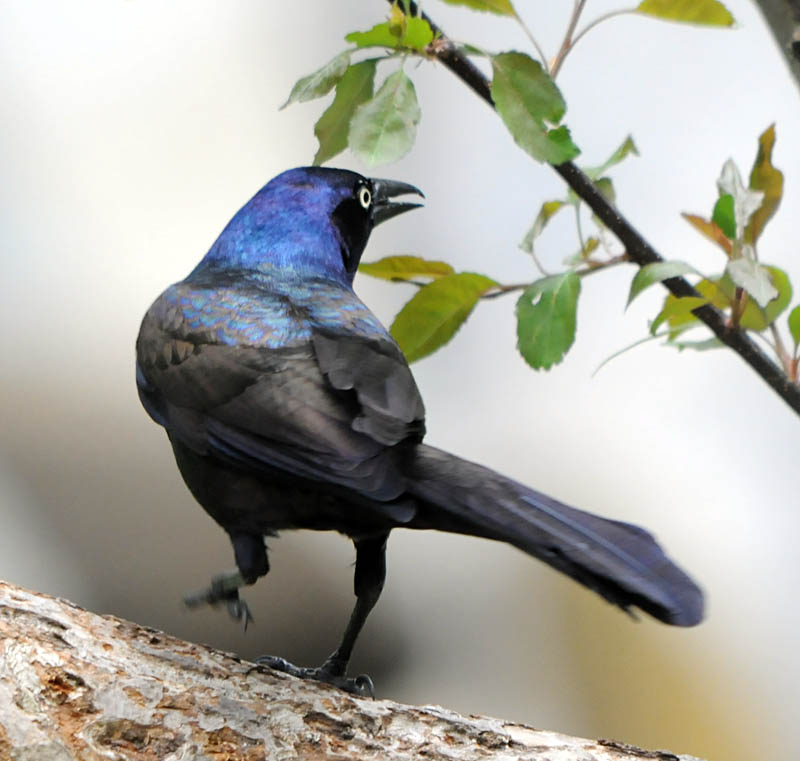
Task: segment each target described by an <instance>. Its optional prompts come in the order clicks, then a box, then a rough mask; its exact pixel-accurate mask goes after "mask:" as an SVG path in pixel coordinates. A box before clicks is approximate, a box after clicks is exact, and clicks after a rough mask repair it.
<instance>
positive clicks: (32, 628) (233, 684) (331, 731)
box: [0, 581, 689, 761]
mask: <svg viewBox="0 0 800 761" xmlns="http://www.w3.org/2000/svg"><path fill="white" fill-rule="evenodd" d="M295 758H302V759H315V760H316V759H320V760H322V759H337V761H344V760H345V759H362V760H363V759H375V760H376V761H377V760H378V759H380V760H381V761H395V760H396V759H403V761H406V760H408V761H411V759H420V758H422V759H434V760H436V759H448V760H449V761H458V760H459V759H539V760H540V761H544V760H545V759H546V760H547V761H623V760H630V759H655V760H656V761H658V760H660V761H678V759H679V758H682V759H685V760H687V759H688V758H689V757H687V756H683V757H678V756H675V755H673V754H671V753H665V752H651V751H644V750H641V749H639V748H635V747H632V746H627V745H623V744H620V743H616V742H610V741H604V740H601V741H591V740H583V739H579V738H575V737H567V736H565V735H561V734H557V733H555V732H546V731H540V730H535V729H532V728H530V727H526V726H523V725H520V724H512V723H507V722H504V721H501V720H498V719H490V718H485V717H478V716H470V717H463V716H459V715H458V714H456V713H453V712H451V711H447V710H445V709H443V708H439V707H436V706H423V707H416V706H408V705H402V704H399V703H393V702H391V701H388V700H369V699H362V698H355V697H353V696H351V695H347V694H345V693H343V692H340V691H339V690H336V689H334V688H332V687H328V686H326V685H321V684H315V683H310V682H304V681H302V680H298V679H295V678H293V677H289V676H286V675H284V674H279V673H275V672H271V671H261V670H255V669H254V667H253V665H252V664H250V663H248V662H246V661H242V660H241V659H239V658H237V657H236V656H234V655H231V654H230V653H223V652H220V651H218V650H213V649H211V648H208V647H205V646H203V645H195V644H192V643H189V642H184V641H181V640H178V639H175V638H174V637H170V636H168V635H165V634H163V633H162V632H159V631H156V630H153V629H148V628H145V627H142V626H138V625H136V624H133V623H130V622H129V621H123V620H121V619H118V618H113V617H111V616H98V615H95V614H93V613H90V612H88V611H86V610H83V609H82V608H79V607H77V606H76V605H73V604H71V603H69V602H66V601H64V600H59V599H56V598H53V597H49V596H47V595H41V594H35V593H32V592H29V591H27V590H24V589H21V588H19V587H15V586H13V585H11V584H8V583H5V582H2V581H0V759H2V761H70V760H71V759H81V761H94V760H95V759H97V761H99V760H100V759H106V760H107V759H124V760H127V759H131V761H134V760H135V761H147V760H149V759H166V760H168V761H189V760H191V759H198V760H200V759H203V761H212V760H213V761H239V759H241V760H242V761H245V760H247V761H257V760H260V759H295Z"/></svg>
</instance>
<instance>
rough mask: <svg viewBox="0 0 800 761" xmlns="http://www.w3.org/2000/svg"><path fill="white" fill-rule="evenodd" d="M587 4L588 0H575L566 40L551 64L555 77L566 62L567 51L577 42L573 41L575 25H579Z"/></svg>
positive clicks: (553, 76) (551, 74) (551, 70)
mask: <svg viewBox="0 0 800 761" xmlns="http://www.w3.org/2000/svg"><path fill="white" fill-rule="evenodd" d="M585 5H586V0H575V7H574V8H573V10H572V16H571V18H570V20H569V26H568V27H567V33H566V34H565V35H564V41H563V42H562V43H561V48H560V50H559V51H558V53H557V55H556V57H555V58H554V59H553V63H552V64H550V76H551V77H552V78H553V79H555V78H556V76H558V72H559V70H560V69H561V64H562V63H564V59H565V58H566V57H567V53H569V51H570V50H572V46H573V45H574V44H575V43H574V42H573V41H572V35H573V34H575V27H576V26H577V25H578V19H579V18H580V17H581V13H582V12H583V8H584V6H585Z"/></svg>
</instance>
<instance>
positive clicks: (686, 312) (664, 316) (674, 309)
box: [650, 293, 709, 335]
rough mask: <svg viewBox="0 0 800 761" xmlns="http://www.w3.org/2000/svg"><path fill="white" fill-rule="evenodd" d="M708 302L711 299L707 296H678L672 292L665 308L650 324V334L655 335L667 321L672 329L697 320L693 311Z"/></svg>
mask: <svg viewBox="0 0 800 761" xmlns="http://www.w3.org/2000/svg"><path fill="white" fill-rule="evenodd" d="M708 302H709V299H707V298H706V297H705V296H681V297H680V298H678V297H677V296H673V295H672V294H671V293H670V294H669V295H668V296H667V298H666V299H665V300H664V306H663V308H662V309H661V311H660V312H659V313H658V315H657V316H656V319H655V320H653V323H652V325H650V334H651V335H655V333H656V331H657V330H658V329H659V328H660V327H661V326H662V325H663V324H664V323H665V322H666V323H667V324H668V325H669V327H670V329H671V330H675V329H677V328H681V327H682V326H686V325H688V324H689V323H692V322H696V321H697V317H695V316H694V315H693V314H692V311H693V310H695V309H697V308H698V307H701V306H704V305H705V304H708Z"/></svg>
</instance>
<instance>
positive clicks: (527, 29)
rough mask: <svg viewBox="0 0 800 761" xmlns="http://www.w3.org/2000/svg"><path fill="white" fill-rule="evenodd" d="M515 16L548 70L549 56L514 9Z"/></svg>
mask: <svg viewBox="0 0 800 761" xmlns="http://www.w3.org/2000/svg"><path fill="white" fill-rule="evenodd" d="M584 2H585V0H584ZM514 18H515V19H516V22H517V23H518V24H519V25H520V27H522V31H523V32H525V36H526V37H527V38H528V39H529V40H530V43H531V45H533V47H534V49H535V50H536V54H537V55H538V56H539V58H541V59H542V66H544V68H545V70H547V69H548V65H547V56H545V54H544V51H543V50H542V48H541V47H540V46H539V43H538V42H536V38H535V37H534V36H533V33H532V32H531V30H530V29H529V28H528V25H527V24H526V23H525V21H523V19H522V16H520V15H519V13H517V12H516V11H514Z"/></svg>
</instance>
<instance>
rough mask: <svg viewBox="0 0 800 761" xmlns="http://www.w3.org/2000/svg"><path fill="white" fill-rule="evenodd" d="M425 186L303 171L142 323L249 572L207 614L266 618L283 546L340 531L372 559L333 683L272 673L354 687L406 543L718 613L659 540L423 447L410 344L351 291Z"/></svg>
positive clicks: (659, 613) (144, 368)
mask: <svg viewBox="0 0 800 761" xmlns="http://www.w3.org/2000/svg"><path fill="white" fill-rule="evenodd" d="M412 193H413V194H418V195H420V196H421V195H422V193H421V192H420V191H419V190H418V189H417V188H415V187H413V186H412V185H407V184H405V183H401V182H393V181H388V180H378V179H368V178H366V177H362V176H361V175H359V174H356V173H354V172H349V171H344V170H338V169H326V168H319V167H313V168H300V169H292V170H289V171H287V172H284V173H283V174H280V175H278V176H277V177H275V178H274V179H273V180H272V181H271V182H269V183H268V184H267V185H265V186H264V187H263V188H262V189H261V190H259V191H258V193H256V195H255V196H254V197H253V198H252V199H251V200H250V201H248V202H247V204H245V206H244V207H242V209H240V210H239V211H238V212H237V214H236V215H235V216H234V217H233V219H232V220H231V221H230V222H229V223H228V225H227V227H226V228H225V229H224V230H223V231H222V234H221V235H220V236H219V238H217V240H216V241H215V242H214V244H213V245H212V246H211V249H210V250H209V252H208V253H207V254H206V255H205V257H204V258H203V260H202V261H201V262H200V263H199V264H198V265H197V267H196V268H195V269H194V270H193V271H192V272H191V274H190V275H189V276H188V277H187V278H186V279H185V280H182V281H181V282H179V283H176V284H175V285H172V286H170V287H169V288H168V289H167V290H166V291H164V293H163V294H161V296H160V297H159V298H158V299H157V300H156V302H155V303H154V304H153V305H152V306H151V307H150V310H149V311H148V312H147V314H146V315H145V317H144V320H143V322H142V326H141V331H140V333H139V338H138V341H137V345H136V351H137V365H136V381H137V385H138V389H139V396H140V398H141V401H142V404H143V405H144V407H145V409H146V410H147V412H148V413H149V414H150V416H151V417H152V418H153V420H155V421H156V422H157V423H159V424H160V425H162V426H164V428H165V429H166V431H167V435H168V436H169V440H170V442H171V444H172V449H173V451H174V454H175V459H176V460H177V463H178V467H179V468H180V471H181V474H182V475H183V478H184V480H185V481H186V484H187V486H188V487H189V489H190V490H191V492H192V494H193V495H194V496H195V498H196V499H197V501H198V502H199V503H200V504H201V505H202V506H203V507H204V508H205V510H206V511H207V512H208V513H209V514H210V515H211V517H212V518H213V519H214V520H215V521H217V523H219V525H220V526H222V528H223V529H225V531H226V532H227V533H228V535H229V536H230V539H231V542H232V544H233V550H234V555H235V558H236V565H237V567H238V572H232V573H229V574H223V575H220V576H217V577H215V578H214V579H213V580H212V583H211V586H210V587H209V588H208V589H206V590H204V591H203V592H201V593H199V594H197V595H194V596H192V597H190V598H187V602H188V603H189V604H191V605H197V604H201V603H211V604H215V603H225V604H226V605H227V607H228V610H229V611H230V613H231V614H232V615H233V616H234V617H236V618H238V619H240V620H244V622H245V624H246V623H247V620H248V619H249V617H250V614H249V610H248V608H247V605H246V603H245V602H244V601H243V600H241V599H240V598H239V587H241V586H243V585H246V584H252V583H254V582H255V581H256V580H257V579H258V578H259V577H261V576H264V575H265V574H266V573H267V571H268V570H269V564H268V562H267V553H266V547H265V544H264V537H265V536H274V535H276V533H277V532H278V531H279V530H281V529H316V530H319V531H325V530H332V531H339V532H341V533H343V534H346V535H347V536H349V537H350V538H351V539H352V540H353V542H354V544H355V548H356V567H355V595H356V603H355V607H354V609H353V612H352V614H351V618H350V621H349V623H348V625H347V627H346V629H345V632H344V635H343V638H342V640H341V643H340V644H339V647H338V648H337V649H336V651H335V652H334V653H333V654H332V655H331V656H330V657H329V658H328V659H327V660H326V661H325V662H324V663H323V665H322V666H321V667H319V668H317V669H300V668H297V667H294V666H292V665H291V664H288V663H287V662H286V661H284V660H283V659H280V658H268V659H267V661H266V662H267V663H269V664H270V665H272V666H274V667H277V668H281V669H282V670H284V671H288V672H290V673H294V674H299V675H301V676H305V677H310V678H314V679H319V680H322V681H326V682H330V683H332V684H335V685H338V686H340V687H342V688H344V689H347V690H350V691H353V692H358V693H371V690H372V687H371V683H370V682H369V678H368V677H358V678H356V679H349V678H348V677H347V673H346V672H347V664H348V661H349V659H350V654H351V652H352V649H353V645H354V643H355V640H356V637H357V636H358V633H359V631H360V630H361V628H362V626H363V625H364V621H365V620H366V618H367V615H368V614H369V612H370V610H371V609H372V607H373V606H374V605H375V602H376V601H377V599H378V597H379V595H380V593H381V589H382V587H383V582H384V577H385V573H386V565H385V548H386V540H387V538H388V535H389V532H390V531H391V530H392V529H393V528H414V529H438V530H440V531H451V532H456V533H461V534H471V535H474V536H482V537H487V538H489V539H496V540H500V541H503V542H508V543H509V544H512V545H514V546H515V547H518V548H519V549H521V550H523V551H524V552H527V553H529V554H530V555H533V556H534V557H537V558H539V559H540V560H542V561H544V562H545V563H547V564H548V565H550V566H552V567H553V568H555V569H557V570H559V571H561V572H562V573H565V574H567V575H568V576H571V577H572V578H573V579H575V580H576V581H578V582H580V583H581V584H583V585H585V586H586V587H588V588H589V589H592V590H594V591H595V592H597V593H598V594H599V595H601V596H602V597H604V598H605V599H606V600H608V601H609V602H612V603H614V604H616V605H618V606H619V607H621V608H623V609H625V610H629V609H630V608H631V607H632V606H637V607H639V608H641V609H642V610H644V611H646V612H647V613H649V614H651V615H652V616H654V617H655V618H657V619H659V620H660V621H663V622H665V623H668V624H674V625H676V626H692V625H694V624H697V623H698V622H699V621H700V620H701V618H702V615H703V598H702V594H701V592H700V590H699V589H698V588H697V586H696V585H695V584H694V583H693V582H692V580H691V579H690V578H689V577H688V576H687V575H686V574H685V573H684V572H683V571H681V570H680V569H679V568H678V567H677V566H675V565H674V564H673V563H672V562H671V561H670V560H669V559H668V558H667V557H666V555H665V554H664V553H663V551H662V550H661V548H660V547H659V545H658V544H657V543H656V542H655V540H654V539H653V537H652V536H651V535H650V534H649V533H647V532H646V531H644V530H643V529H641V528H639V527H637V526H634V525H631V524H628V523H621V522H619V521H612V520H606V519H604V518H599V517H596V516H594V515H590V514H589V513H585V512H582V511H580V510H576V509H575V508H572V507H568V506H566V505H564V504H562V503H561V502H558V501H556V500H554V499H552V498H550V497H547V496H545V495H544V494H541V493H539V492H537V491H534V490H533V489H529V488H528V487H526V486H523V485H521V484H519V483H516V482H515V481H512V480H511V479H508V478H505V477H504V476H501V475H499V474H498V473H495V472H494V471H492V470H489V469H488V468H484V467H482V466H480V465H477V464H475V463H472V462H467V461H466V460H462V459H460V458H459V457H456V456H455V455H452V454H449V453H448V452H443V451H441V450H439V449H435V448H433V447H431V446H427V445H425V444H422V443H421V441H422V437H423V435H424V433H425V424H424V417H425V411H424V408H423V404H422V399H421V397H420V394H419V390H418V389H417V385H416V383H415V382H414V378H413V376H412V374H411V371H410V369H409V367H408V364H407V363H406V360H405V358H404V356H403V354H402V352H401V351H400V349H399V347H398V346H397V344H396V343H395V341H394V340H393V339H392V337H391V336H390V335H389V333H388V331H387V330H386V329H385V328H384V326H383V325H382V324H381V323H380V322H379V321H378V320H377V318H376V317H375V316H374V315H373V314H372V312H370V310H369V309H368V308H367V307H366V306H365V305H364V304H363V303H362V302H361V301H360V300H359V298H358V297H357V296H356V295H355V293H354V292H353V288H352V283H353V277H354V275H355V273H356V268H357V267H358V263H359V260H360V258H361V254H362V252H363V251H364V247H365V245H366V243H367V239H368V238H369V235H370V232H371V231H372V228H373V227H374V225H376V224H378V223H380V222H383V221H384V220H386V219H389V218H390V217H393V216H395V215H396V214H399V213H401V212H404V211H407V210H409V209H412V208H415V207H416V206H419V205H420V204H417V203H408V202H397V201H392V200H391V199H393V198H396V197H398V196H402V195H406V194H412Z"/></svg>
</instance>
